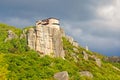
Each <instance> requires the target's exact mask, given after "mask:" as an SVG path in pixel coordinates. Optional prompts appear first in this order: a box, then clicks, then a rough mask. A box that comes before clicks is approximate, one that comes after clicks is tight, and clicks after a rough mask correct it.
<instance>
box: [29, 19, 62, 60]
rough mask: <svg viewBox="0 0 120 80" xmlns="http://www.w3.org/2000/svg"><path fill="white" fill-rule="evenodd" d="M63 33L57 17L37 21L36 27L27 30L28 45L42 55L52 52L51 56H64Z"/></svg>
mask: <svg viewBox="0 0 120 80" xmlns="http://www.w3.org/2000/svg"><path fill="white" fill-rule="evenodd" d="M61 31H62V32H61ZM63 35H64V31H63V30H62V29H61V28H60V26H59V20H58V19H56V18H48V19H45V20H41V21H37V22H36V27H35V28H30V29H29V31H28V46H29V47H30V48H31V49H34V50H36V51H38V52H40V53H42V54H44V55H51V54H53V53H54V55H51V56H54V57H62V58H64V50H63V45H62V36H63Z"/></svg>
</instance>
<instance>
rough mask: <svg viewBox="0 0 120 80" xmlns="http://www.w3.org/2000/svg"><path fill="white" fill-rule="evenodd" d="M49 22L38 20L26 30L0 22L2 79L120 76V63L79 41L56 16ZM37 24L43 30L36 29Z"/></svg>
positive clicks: (107, 79)
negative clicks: (68, 34)
mask: <svg viewBox="0 0 120 80" xmlns="http://www.w3.org/2000/svg"><path fill="white" fill-rule="evenodd" d="M48 22H49V19H45V20H42V21H38V22H37V23H36V25H35V26H33V27H26V28H24V29H23V30H22V29H19V28H16V27H13V26H9V25H6V24H3V23H0V80H56V79H57V78H59V79H57V80H68V79H69V80H119V79H120V67H119V65H120V64H119V63H111V62H108V61H106V60H105V59H106V56H104V55H101V54H99V53H96V52H92V51H91V50H88V49H86V48H84V47H82V46H81V45H79V44H78V43H77V42H76V41H75V40H74V39H73V38H72V37H70V36H67V35H66V34H65V33H64V30H63V29H61V27H60V24H59V22H57V20H56V19H55V21H53V22H55V23H54V26H52V28H49V26H50V25H49V23H48ZM56 23H57V24H56ZM50 24H53V23H50ZM38 27H39V28H40V30H42V31H40V32H37V30H38V29H39V28H38ZM49 30H50V31H51V32H50V31H49ZM30 31H32V32H30ZM45 31H46V32H45ZM49 33H50V34H49ZM40 34H42V35H41V36H43V37H44V38H43V37H41V36H39V35H40ZM36 35H37V37H34V36H36ZM50 38H51V39H50ZM49 39H50V40H49ZM40 40H41V41H43V44H41V42H39V41H40ZM36 41H38V43H36ZM48 44H51V45H48ZM53 47H54V48H53ZM63 75H64V77H62V76H63ZM60 78H64V79H60ZM65 78H66V79H65Z"/></svg>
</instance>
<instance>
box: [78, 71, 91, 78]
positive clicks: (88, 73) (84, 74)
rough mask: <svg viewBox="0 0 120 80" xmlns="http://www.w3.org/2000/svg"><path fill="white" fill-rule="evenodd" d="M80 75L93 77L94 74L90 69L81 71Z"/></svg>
mask: <svg viewBox="0 0 120 80" xmlns="http://www.w3.org/2000/svg"><path fill="white" fill-rule="evenodd" d="M80 75H81V76H86V77H89V78H93V74H92V73H91V72H89V71H81V72H80Z"/></svg>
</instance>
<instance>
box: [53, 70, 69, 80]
mask: <svg viewBox="0 0 120 80" xmlns="http://www.w3.org/2000/svg"><path fill="white" fill-rule="evenodd" d="M54 78H55V79H56V80H68V79H69V76H68V72H67V71H63V72H58V73H55V74H54Z"/></svg>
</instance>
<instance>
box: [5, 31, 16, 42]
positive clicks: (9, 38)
mask: <svg viewBox="0 0 120 80" xmlns="http://www.w3.org/2000/svg"><path fill="white" fill-rule="evenodd" d="M14 38H18V36H17V35H16V34H15V33H14V32H13V31H12V30H8V37H7V38H6V39H5V42H6V41H7V40H12V39H14Z"/></svg>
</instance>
